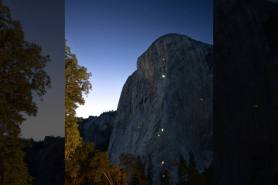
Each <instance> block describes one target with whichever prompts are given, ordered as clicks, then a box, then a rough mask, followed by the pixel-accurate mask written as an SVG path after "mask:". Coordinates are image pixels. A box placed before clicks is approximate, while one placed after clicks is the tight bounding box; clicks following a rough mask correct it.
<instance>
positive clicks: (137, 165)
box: [120, 154, 148, 185]
mask: <svg viewBox="0 0 278 185" xmlns="http://www.w3.org/2000/svg"><path fill="white" fill-rule="evenodd" d="M120 163H121V165H122V166H123V167H124V168H125V171H126V172H127V173H128V177H129V180H128V181H129V184H130V185H148V179H147V178H146V176H145V173H144V166H143V165H142V163H141V161H140V158H138V157H136V156H134V155H132V154H122V155H121V156H120Z"/></svg>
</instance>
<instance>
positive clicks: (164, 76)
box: [161, 57, 166, 78]
mask: <svg viewBox="0 0 278 185" xmlns="http://www.w3.org/2000/svg"><path fill="white" fill-rule="evenodd" d="M162 61H163V62H165V61H166V59H165V58H164V57H163V58H162ZM161 77H162V78H166V74H164V73H163V74H162V75H161Z"/></svg>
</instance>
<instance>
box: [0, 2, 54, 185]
mask: <svg viewBox="0 0 278 185" xmlns="http://www.w3.org/2000/svg"><path fill="white" fill-rule="evenodd" d="M48 62H49V57H48V56H44V55H42V50H41V48H40V47H39V46H38V45H36V44H33V43H30V42H27V41H25V39H24V32H23V30H22V27H21V25H20V23H19V22H18V21H15V20H12V18H11V15H10V11H9V8H8V7H6V6H5V5H4V4H3V3H2V1H0V66H1V67H0V84H1V87H0V184H3V185H28V184H31V178H30V177H29V175H28V170H27V167H26V164H25V161H24V153H23V152H22V149H21V144H20V141H19V135H20V125H21V124H22V122H23V121H24V120H25V119H26V116H35V115H36V113H37V109H38V107H37V105H36V103H35V101H34V96H37V97H39V98H42V96H43V95H44V94H45V93H46V89H47V88H48V87H49V86H50V78H49V76H48V75H47V73H46V71H45V70H44V68H45V66H46V64H47V63H48Z"/></svg>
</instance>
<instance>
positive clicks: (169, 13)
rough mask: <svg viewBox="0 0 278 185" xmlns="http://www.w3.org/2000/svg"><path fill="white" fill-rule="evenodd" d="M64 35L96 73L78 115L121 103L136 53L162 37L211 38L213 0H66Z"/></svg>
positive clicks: (91, 70)
mask: <svg viewBox="0 0 278 185" xmlns="http://www.w3.org/2000/svg"><path fill="white" fill-rule="evenodd" d="M65 3H66V6H65V7H66V8H65V12H66V16H65V21H66V23H65V30H66V32H65V35H66V40H67V41H68V44H69V46H70V47H71V49H72V52H73V53H75V54H76V55H77V57H78V59H79V63H80V64H81V65H83V66H86V67H87V68H88V70H89V71H90V72H91V73H92V78H91V82H92V85H93V90H92V92H91V93H90V94H89V95H88V97H87V98H86V104H85V106H82V107H80V108H79V109H78V111H77V114H78V116H82V117H87V116H89V115H99V114H100V113H102V112H104V111H108V110H115V109H116V108H117V104H118V100H119V97H120V93H121V90H122V87H123V85H124V82H125V81H126V79H127V77H128V76H129V75H130V74H131V73H132V72H133V71H134V70H136V61H137V57H138V56H140V55H141V54H142V53H143V52H144V51H145V50H146V49H147V48H148V46H149V45H150V44H151V43H152V42H153V41H154V40H155V39H157V38H158V37H160V36H162V35H164V34H167V33H180V34H185V35H188V36H190V37H192V38H194V39H197V40H200V41H204V42H208V43H212V40H213V38H212V37H213V36H212V34H213V33H212V27H213V8H212V6H213V5H212V0H199V1H198V0H132V1H131V0H79V1H77V0H66V1H65Z"/></svg>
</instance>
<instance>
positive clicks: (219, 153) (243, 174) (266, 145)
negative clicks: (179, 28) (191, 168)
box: [214, 0, 278, 185]
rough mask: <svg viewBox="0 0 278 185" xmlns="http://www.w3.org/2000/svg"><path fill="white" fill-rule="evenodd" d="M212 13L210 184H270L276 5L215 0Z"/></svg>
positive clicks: (277, 69)
mask: <svg viewBox="0 0 278 185" xmlns="http://www.w3.org/2000/svg"><path fill="white" fill-rule="evenodd" d="M276 2H277V1H276ZM214 15H215V19H214V53H215V55H214V64H215V70H214V75H215V79H214V84H215V88H214V92H215V95H214V97H215V99H214V103H215V106H214V136H215V139H214V140H215V150H214V151H215V157H214V159H215V160H214V164H215V165H214V166H215V168H214V169H215V172H214V174H215V177H216V178H215V180H214V182H215V184H216V185H224V184H225V185H275V184H277V176H278V142H277V141H278V124H277V123H278V3H274V1H272V2H270V1H265V0H217V1H215V8H214Z"/></svg>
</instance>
